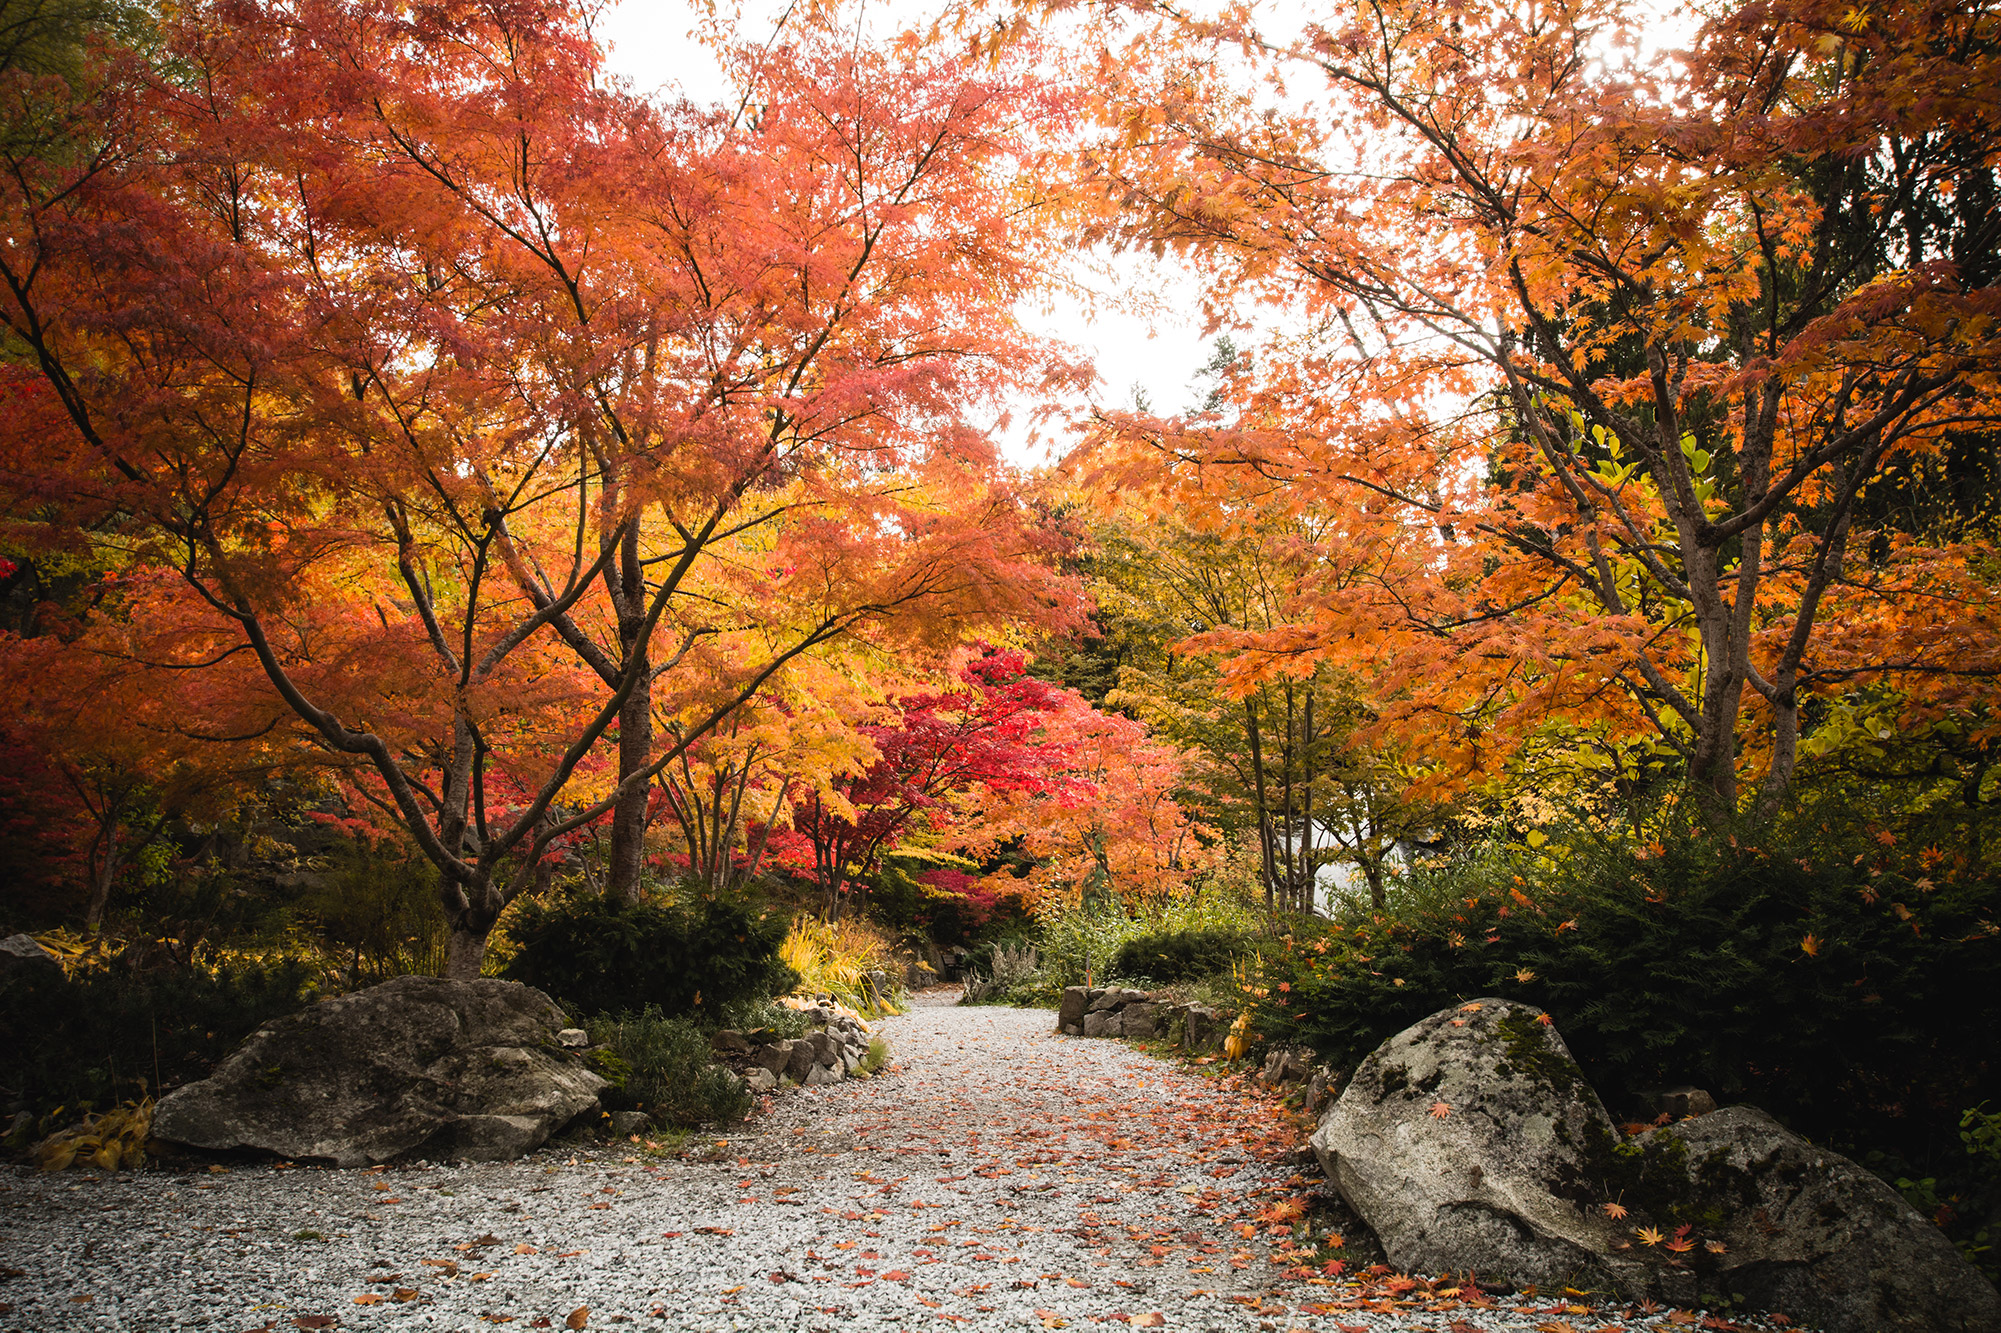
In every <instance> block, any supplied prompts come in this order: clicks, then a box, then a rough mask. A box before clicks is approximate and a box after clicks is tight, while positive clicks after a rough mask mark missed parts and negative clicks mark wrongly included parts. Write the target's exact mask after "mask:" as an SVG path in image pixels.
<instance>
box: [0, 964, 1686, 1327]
mask: <svg viewBox="0 0 2001 1333" xmlns="http://www.w3.org/2000/svg"><path fill="white" fill-rule="evenodd" d="M951 998H952V996H951V995H950V994H949V993H944V994H934V995H930V996H925V997H922V1001H923V1002H920V1004H919V1006H918V1007H917V1008H916V1009H914V1010H913V1011H912V1012H911V1013H910V1014H908V1015H905V1016H903V1017H901V1018H896V1019H891V1020H888V1021H886V1022H885V1023H883V1024H881V1025H879V1030H880V1031H881V1033H882V1035H884V1036H885V1037H886V1038H887V1040H888V1041H889V1042H890V1044H891V1047H892V1050H893V1052H894V1055H893V1059H894V1060H895V1068H896V1069H897V1070H898V1071H900V1072H891V1073H888V1074H885V1075H883V1076H880V1077H877V1078H874V1079H869V1080H866V1081H854V1082H847V1083H841V1084H836V1085H833V1086H831V1087H826V1088H816V1089H807V1090H802V1091H800V1092H796V1093H790V1094H787V1095H785V1096H784V1097H782V1098H780V1099H779V1100H778V1102H777V1103H776V1106H775V1108H774V1109H773V1110H772V1111H771V1113H770V1114H768V1115H761V1116H760V1117H758V1118H757V1119H756V1120H755V1121H753V1122H752V1123H751V1124H748V1125H745V1126H742V1127H741V1129H740V1132H733V1133H730V1134H729V1135H727V1136H726V1137H722V1136H719V1137H714V1138H711V1139H709V1140H707V1141H706V1143H707V1147H708V1148H709V1150H710V1151H711V1152H713V1153H715V1154H716V1155H717V1157H718V1160H715V1161H711V1162H700V1161H693V1160H683V1159H670V1158H663V1157H658V1156H654V1155H648V1154H645V1153H643V1152H641V1151H640V1150H639V1149H638V1148H636V1147H633V1146H631V1145H615V1146H614V1147H613V1148H612V1149H610V1150H605V1149H603V1148H599V1149H594V1150H591V1151H588V1152H575V1151H573V1150H569V1149H563V1150H549V1151H545V1152H543V1153H541V1154H538V1155H536V1156H534V1157H531V1158H527V1159H524V1160H522V1161H519V1162H509V1163H500V1164H485V1165H472V1166H416V1167H410V1168H392V1169H388V1170H378V1171H340V1170H323V1169H317V1168H303V1167H284V1168H280V1167H276V1166H271V1165H238V1166H236V1167H234V1168H232V1169H231V1170H229V1171H227V1172H226V1173H222V1174H210V1173H208V1172H206V1171H197V1172H194V1173H190V1172H187V1171H151V1172H146V1173H142V1174H138V1175H130V1174H127V1175H117V1176H111V1177H105V1178H100V1177H97V1176H94V1175H89V1174H84V1173H79V1172H66V1173H62V1174H59V1175H48V1176H44V1175H40V1174H38V1173H35V1172H32V1171H28V1170H24V1169H18V1168H16V1169H12V1170H10V1171H9V1172H7V1173H6V1174H0V1273H4V1274H5V1279H4V1280H0V1329H6V1330H32V1331H33V1333H54V1331H56V1330H62V1331H63V1333H68V1330H77V1331H78V1333H85V1331H94V1330H106V1331H107V1333H108V1331H109V1330H150V1329H169V1328H201V1329H214V1330H221V1331H222V1333H248V1331H249V1330H289V1329H293V1328H298V1327H307V1328H314V1327H339V1328H343V1329H361V1328H445V1329H463V1330H475V1329H481V1330H483V1329H491V1328H495V1327H502V1326H510V1325H511V1326H512V1327H514V1328H544V1327H553V1328H556V1329H563V1328H565V1327H566V1326H570V1327H589V1328H594V1329H596V1328H605V1327H609V1326H611V1325H615V1324H627V1323H631V1324H637V1325H639V1326H640V1327H642V1328H645V1329H656V1328H665V1329H690V1330H694V1329H700V1330H709V1329H813V1330H841V1331H842V1333H848V1331H850V1330H852V1331H854V1333H866V1331H873V1330H886V1329H926V1330H942V1329H947V1328H962V1329H968V1328H969V1329H986V1328H997V1329H999V1328H1007V1329H1016V1328H1026V1329H1037V1328H1043V1327H1059V1326H1062V1325H1064V1324H1068V1325H1070V1326H1073V1327H1082V1326H1086V1325H1090V1326H1103V1325H1107V1324H1109V1323H1112V1322H1115V1321H1116V1322H1119V1323H1127V1324H1130V1325H1131V1326H1140V1327H1146V1326H1154V1325H1153V1317H1154V1316H1159V1317H1160V1318H1161V1319H1163V1320H1164V1324H1163V1325H1160V1326H1165V1327H1169V1328H1183V1329H1218V1330H1222V1329H1228V1330H1237V1329H1246V1330H1251V1329H1255V1330H1260V1331H1262V1330H1289V1329H1294V1328H1301V1329H1311V1330H1344V1329H1345V1330H1355V1331H1359V1330H1363V1329H1436V1330H1446V1329H1448V1328H1453V1327H1454V1324H1453V1321H1454V1320H1462V1321H1465V1323H1464V1324H1461V1325H1459V1326H1458V1327H1459V1328H1460V1329H1461V1330H1462V1333H1463V1330H1464V1329H1465V1328H1467V1327H1471V1328H1474V1329H1478V1330H1483V1331H1485V1333H1510V1331H1513V1330H1520V1331H1521V1333H1527V1331H1528V1330H1534V1329H1536V1328H1538V1327H1542V1328H1549V1327H1551V1326H1552V1324H1553V1323H1554V1321H1559V1320H1561V1321H1563V1322H1564V1323H1565V1324H1567V1325H1568V1326H1569V1327H1570V1328H1573V1329H1575V1330H1576V1331H1577V1333H1585V1331H1586V1330H1592V1329H1599V1328H1606V1327H1610V1326H1617V1327H1623V1328H1626V1329H1630V1330H1634V1333H1638V1330H1641V1329H1648V1328H1653V1327H1656V1326H1658V1327H1660V1328H1663V1329H1665V1328H1671V1327H1686V1326H1687V1322H1679V1321H1678V1322H1677V1323H1676V1324H1670V1323H1668V1322H1667V1319H1668V1315H1669V1312H1666V1311H1662V1312H1659V1313H1658V1314H1656V1315H1653V1316H1651V1317H1646V1318H1642V1317H1638V1316H1637V1315H1636V1313H1635V1312H1632V1311H1623V1310H1622V1311H1613V1310H1605V1311H1602V1312H1592V1313H1589V1314H1585V1313H1579V1312H1575V1311H1565V1310H1563V1309H1562V1308H1561V1307H1560V1306H1559V1305H1553V1304H1552V1303H1551V1302H1550V1301H1549V1300H1548V1299H1547V1298H1543V1299H1539V1300H1525V1299H1522V1298H1515V1297H1502V1298H1501V1300H1500V1303H1499V1304H1498V1305H1497V1306H1494V1307H1490V1308H1483V1309H1469V1308H1467V1307H1465V1306H1463V1305H1460V1306H1456V1307H1454V1308H1449V1309H1448V1308H1442V1307H1443V1306H1444V1305H1450V1304H1451V1303H1449V1302H1446V1303H1440V1305H1441V1308H1437V1309H1434V1310H1432V1311H1431V1312H1428V1313H1427V1312H1425V1311H1423V1310H1418V1309H1409V1308H1395V1309H1387V1310H1386V1309H1384V1308H1381V1307H1380V1306H1379V1307H1378V1308H1376V1309H1369V1308H1357V1307H1366V1306H1367V1304H1368V1303H1369V1298H1368V1297H1367V1296H1366V1295H1365V1293H1364V1292H1362V1291H1361V1290H1358V1289H1357V1288H1355V1287H1353V1286H1350V1285H1347V1284H1345V1283H1342V1282H1336V1281H1331V1280H1329V1279H1327V1278H1325V1277H1320V1278H1316V1279H1314V1280H1313V1281H1311V1282H1309V1281H1307V1280H1304V1279H1302V1278H1300V1277H1298V1276H1294V1277H1287V1276H1285V1275H1284V1274H1283V1272H1282V1271H1281V1269H1280V1268H1279V1267H1277V1266H1275V1265H1274V1264H1273V1262H1272V1261H1271V1258H1270V1256H1269V1253H1268V1250H1267V1248H1266V1245H1265V1243H1264V1241H1263V1239H1262V1238H1261V1237H1259V1238H1256V1239H1246V1238H1245V1237H1244V1236H1243V1235H1242V1234H1240V1232H1239V1231H1237V1230H1233V1227H1245V1228H1247V1227H1248V1226H1249V1223H1248V1222H1247V1221H1246V1220H1243V1219H1247V1218H1248V1217H1249V1215H1250V1214H1251V1212H1253V1211H1254V1210H1255V1209H1257V1208H1260V1207H1263V1206H1266V1205H1267V1204H1269V1203H1270V1202H1272V1201H1274V1200H1276V1199H1280V1198H1285V1197H1290V1196H1293V1195H1296V1194H1298V1193H1299V1192H1300V1186H1301V1184H1302V1183H1303V1182H1299V1181H1297V1180H1296V1179H1295V1178H1294V1171H1295V1169H1296V1168H1294V1167H1292V1166H1289V1165H1284V1164H1281V1163H1280V1162H1278V1161H1275V1160H1272V1159H1274V1158H1275V1157H1276V1156H1277V1155H1278V1154H1279V1153H1280V1152H1281V1151H1282V1149H1283V1147H1284V1143H1283V1142H1282V1138H1283V1135H1282V1132H1281V1130H1282V1127H1281V1126H1280V1125H1279V1124H1278V1123H1277V1122H1276V1121H1275V1120H1274V1119H1273V1118H1272V1117H1271V1115H1270V1113H1269V1112H1267V1111H1265V1110H1264V1109H1263V1108H1261V1107H1258V1106H1256V1105H1255V1104H1250V1103H1245V1102H1243V1101H1241V1100H1239V1099H1236V1098H1234V1097H1233V1096H1232V1095H1231V1094H1229V1093H1228V1092H1227V1091H1225V1090H1223V1089H1221V1088H1218V1087H1217V1086H1215V1085H1214V1084H1212V1083H1210V1082H1209V1081H1207V1080H1205V1079H1203V1078H1200V1077H1197V1076H1195V1075H1194V1074H1191V1073H1188V1072H1185V1071H1183V1070H1181V1069H1179V1068H1177V1067H1176V1066H1173V1065H1169V1064H1165V1063H1162V1062H1159V1061H1156V1060H1154V1059H1152V1058H1150V1057H1148V1056H1146V1055H1144V1054H1143V1053H1141V1052H1138V1051H1136V1050H1134V1049H1132V1048H1131V1047H1128V1046H1126V1045H1124V1044H1123V1043H1120V1042H1116V1041H1101V1040H1087V1039H1083V1038H1074V1037H1058V1036H1055V1035H1053V1034H1052V1033H1051V1031H1050V1029H1051V1027H1052V1026H1053V1023H1052V1019H1051V1016H1050V1015H1049V1014H1048V1013H1046V1012H1041V1011H1033V1010H1010V1009H992V1008H955V1007H947V1005H946V1003H945V1002H947V1001H949V1000H950V999H951ZM725 1144H726V1146H723V1145H725ZM1310 1174H1313V1175H1316V1176H1317V1172H1310ZM1375 1294H1376V1295H1377V1296H1380V1295H1381V1294H1382V1292H1381V1288H1380V1287H1378V1288H1376V1289H1375ZM1420 1294H1421V1293H1420ZM357 1297H360V1298H364V1301H365V1302H366V1303H357V1299H356V1298H357ZM376 1298H379V1300H378V1299H376ZM1406 1300H1408V1297H1406ZM1336 1304H1339V1305H1340V1306H1342V1307H1343V1308H1340V1309H1327V1308H1326V1307H1329V1306H1333V1305H1336ZM580 1310H581V1311H584V1312H585V1313H583V1314H582V1315H581V1316H578V1315H577V1314H576V1312H578V1311H580ZM579 1318H581V1320H582V1321H583V1322H582V1323H581V1324H580V1323H577V1322H576V1321H577V1319H579ZM328 1319H331V1320H332V1321H334V1322H332V1323H328V1322H324V1321H325V1320H328ZM1682 1320H1683V1321H1688V1317H1687V1316H1686V1315H1683V1316H1682ZM1688 1322H1693V1321H1688Z"/></svg>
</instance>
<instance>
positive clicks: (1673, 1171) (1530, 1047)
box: [1313, 999, 2001, 1333]
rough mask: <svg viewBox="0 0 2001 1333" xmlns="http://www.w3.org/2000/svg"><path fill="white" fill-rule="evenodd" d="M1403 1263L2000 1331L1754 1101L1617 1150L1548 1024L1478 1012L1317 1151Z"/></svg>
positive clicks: (1376, 1060)
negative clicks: (1760, 1109)
mask: <svg viewBox="0 0 2001 1333" xmlns="http://www.w3.org/2000/svg"><path fill="white" fill-rule="evenodd" d="M1313 1148H1314V1152H1315V1153H1316V1154H1317V1155H1318V1156H1319V1158H1320V1162H1321V1166H1322V1167H1323V1169H1325V1170H1326V1172H1327V1174H1328V1176H1329V1177H1330V1178H1332V1180H1333V1181H1334V1183H1335V1186H1336V1187H1337V1188H1338V1189H1339V1190H1340V1192H1341V1195H1342V1197H1343V1198H1344V1199H1346V1200H1347V1202H1348V1204H1349V1206H1350V1207H1352V1208H1353V1209H1354V1210H1355V1212H1356V1213H1357V1214H1358V1215H1360V1217H1361V1218H1362V1220H1363V1221H1364V1222H1366V1223H1368V1225H1369V1226H1370V1228H1371V1229H1373V1230H1374V1231H1375V1233H1376V1235H1377V1236H1378V1237H1379V1238H1380V1239H1381V1241H1382V1245H1383V1249H1384V1251H1385V1253H1386V1255H1387V1257H1388V1261H1389V1262H1390V1263H1391V1264H1392V1265H1393V1266H1395V1267H1398V1268H1402V1269H1407V1270H1415V1271H1426V1272H1441V1271H1448V1270H1449V1271H1453V1272H1460V1273H1463V1272H1465V1271H1467V1270H1469V1269H1470V1270H1473V1271H1475V1272H1477V1273H1479V1274H1480V1275H1481V1276H1483V1277H1493V1278H1508V1279H1512V1280H1513V1281H1516V1282H1520V1283H1527V1282H1535V1283H1540V1284H1544V1285H1546V1286H1547V1285H1556V1284H1561V1285H1563V1286H1569V1287H1578V1288H1582V1289H1587V1290H1595V1291H1598V1292H1601V1293H1612V1294H1617V1295H1619V1296H1622V1297H1625V1298H1627V1299H1633V1300H1638V1299H1642V1298H1647V1299H1653V1300H1658V1301H1663V1302H1666V1303H1671V1304H1674V1305H1678V1306H1709V1307H1712V1308H1752V1309H1760V1310H1779V1311H1783V1312H1785V1313H1786V1314H1787V1315H1789V1316H1791V1317H1792V1318H1794V1319H1795V1320H1799V1321H1802V1322H1805V1323H1808V1324H1812V1325H1816V1326H1818V1327H1820V1328H1823V1329H1825V1330H1827V1333H1922V1331H1924V1330H1949V1331H1950V1333H2001V1295H1997V1294H1996V1292H1995V1290H1994V1288H1993V1287H1992V1286H1991V1285H1990V1284H1989V1283H1988V1282H1987V1281H1986V1280H1985V1279H1983V1278H1982V1277H1981V1276H1980V1275H1979V1273H1978V1272H1976V1271H1975V1270H1974V1268H1973V1267H1972V1266H1971V1265H1970V1264H1968V1263H1967V1262H1966V1260H1965V1259H1964V1258H1962V1257H1961V1256H1960V1254H1959V1252H1958V1251H1957V1250H1955V1249H1954V1248H1953V1247H1952V1245H1951V1244H1950V1243H1949V1242H1948V1241H1947V1240H1946V1238H1945V1237H1944V1235H1943V1234H1941V1233H1940V1232H1939V1230H1938V1228H1937V1227H1935V1226H1933V1225H1932V1224H1931V1223H1930V1222H1929V1221H1927V1220H1926V1219H1925V1218H1924V1217H1922V1216H1920V1215H1919V1214H1918V1213H1917V1212H1916V1211H1915V1210H1914V1209H1913V1208H1911V1206H1910V1205H1909V1204H1907V1203H1905V1202H1904V1200H1903V1199H1902V1198H1901V1197H1900V1196H1899V1195H1898V1194H1897V1193H1896V1192H1895V1191H1894V1190H1892V1189H1891V1188H1890V1187H1889V1186H1887V1185H1885V1184H1884V1183H1883V1182H1882V1181H1880V1180H1878V1179H1876V1178H1875V1177H1874V1176H1873V1175H1871V1174H1870V1173H1869V1172H1867V1171H1865V1170H1864V1169H1863V1168H1861V1167H1860V1166H1857V1165H1856V1164H1855V1163H1854V1162H1851V1161H1849V1160H1848V1159H1847V1158H1845V1157H1842V1156H1841V1155H1840V1154H1838V1153H1833V1152H1829V1151H1827V1150H1826V1149H1823V1148H1817V1147H1815V1146H1814V1145H1813V1144H1810V1143H1808V1142H1807V1141H1806V1140H1805V1139H1802V1138H1800V1137H1799V1136H1798V1135H1795V1134H1792V1133H1790V1132H1789V1131H1787V1130H1786V1129H1785V1128H1784V1127H1782V1126H1781V1125H1779V1124H1778V1123H1777V1122H1776V1121H1774V1120H1773V1119H1772V1118H1771V1117H1770V1116H1768V1115H1766V1114H1764V1113H1763V1112H1762V1111H1758V1110H1756V1109H1754V1108H1752V1107H1748V1106H1735V1107H1725V1108H1724V1109H1722V1110H1720V1111H1715V1112H1712V1113H1710V1114H1708V1115H1703V1116H1698V1117H1692V1118H1690V1119H1686V1120H1683V1121H1681V1122H1679V1123H1677V1124H1670V1125H1663V1126H1661V1127H1659V1128H1654V1129H1650V1130H1649V1131H1648V1132H1646V1133H1643V1134H1637V1135H1635V1136H1633V1137H1631V1138H1628V1137H1626V1136H1625V1135H1623V1134H1621V1133H1620V1131H1619V1129H1618V1127H1617V1126H1616V1125H1615V1124H1613V1122H1612V1119H1611V1117H1610V1116H1609V1115H1607V1114H1606V1112H1605V1107H1604V1105H1603V1104H1602V1103H1601V1102H1600V1101H1599V1098H1598V1094H1597V1092H1596V1091H1595V1090H1594V1089H1593V1088H1592V1086H1591V1085H1590V1083H1589V1082H1588V1081H1587V1080H1586V1079H1585V1077H1584V1074H1583V1071H1582V1070H1581V1069H1579V1067H1578V1065H1577V1062H1576V1061H1575V1060H1574V1059H1572V1058H1571V1055H1570V1051H1569V1049H1568V1048H1567V1047H1566V1046H1565V1045H1564V1042H1563V1038H1562V1037H1561V1035H1559V1034H1558V1032H1557V1030H1556V1028H1555V1026H1554V1025H1553V1024H1552V1023H1551V1022H1550V1020H1549V1018H1548V1016H1547V1015H1545V1014H1543V1013H1542V1012H1541V1011H1540V1010H1538V1009H1535V1008H1534V1007H1532V1006H1529V1005H1524V1004H1517V1003H1514V1002H1512V1001H1507V1000H1498V999H1480V1000H1472V1001H1468V1002H1466V1003H1465V1004H1461V1005H1456V1006H1454V1007H1453V1008H1450V1009H1445V1010H1441V1011H1440V1012H1438V1013H1436V1014H1433V1015H1431V1016H1430V1017H1429V1018H1426V1019H1423V1020H1421V1021H1420V1022H1417V1023H1414V1024H1412V1025H1411V1026H1410V1027H1408V1028H1406V1029H1404V1030H1403V1031H1402V1032H1399V1033H1398V1034H1397V1035H1396V1036H1394V1037H1392V1038H1390V1039H1389V1040H1388V1041H1386V1042H1384V1043H1383V1044H1382V1045H1381V1046H1380V1047H1378V1048H1377V1049H1376V1051H1375V1052H1374V1053H1373V1054H1371V1055H1370V1056H1369V1058H1368V1059H1366V1060H1364V1061H1363V1062H1362V1064H1361V1066H1360V1068H1358V1069H1357V1070H1356V1071H1355V1076H1354V1078H1353V1080H1351V1082H1350V1083H1349V1085H1348V1088H1347V1090H1346V1091H1345V1092H1344V1093H1343V1094H1342V1096H1341V1098H1340V1099H1339V1100H1338V1101H1336V1102H1335V1103H1334V1105H1333V1106H1332V1107H1331V1108H1330V1109H1329V1110H1328V1112H1327V1114H1326V1116H1325V1117H1324V1118H1323V1119H1322V1120H1321V1123H1320V1127H1319V1130H1318V1131H1317V1132H1316V1133H1315V1134H1314V1136H1313Z"/></svg>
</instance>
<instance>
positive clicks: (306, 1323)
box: [292, 1314, 340, 1328]
mask: <svg viewBox="0 0 2001 1333" xmlns="http://www.w3.org/2000/svg"><path fill="white" fill-rule="evenodd" d="M292 1325H293V1327H295V1328H339V1327H340V1320H339V1319H337V1318H335V1317H334V1316H333V1315H330V1314H302V1315H300V1316H299V1317H298V1318H297V1319H294V1320H293V1321H292Z"/></svg>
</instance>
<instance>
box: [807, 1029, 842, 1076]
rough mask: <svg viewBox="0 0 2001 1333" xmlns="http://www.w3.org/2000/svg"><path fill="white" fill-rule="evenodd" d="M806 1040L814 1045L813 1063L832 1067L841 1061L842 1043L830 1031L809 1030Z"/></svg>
mask: <svg viewBox="0 0 2001 1333" xmlns="http://www.w3.org/2000/svg"><path fill="white" fill-rule="evenodd" d="M806 1040H807V1041H808V1042H810V1043H812V1046H813V1063H814V1064H816V1065H827V1066H829V1067H830V1068H831V1067H832V1066H834V1065H837V1064H839V1063H840V1062H841V1043H840V1042H839V1040H837V1039H836V1038H835V1037H834V1035H833V1034H832V1033H830V1032H809V1033H807V1034H806Z"/></svg>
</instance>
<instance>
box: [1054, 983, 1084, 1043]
mask: <svg viewBox="0 0 2001 1333" xmlns="http://www.w3.org/2000/svg"><path fill="white" fill-rule="evenodd" d="M1088 994H1089V992H1087V991H1086V990H1085V989H1084V988H1083V987H1082V986H1065V987H1064V988H1063V1003H1062V1004H1061V1005H1059V1006H1058V1007H1057V1010H1056V1030H1057V1031H1058V1032H1068V1031H1069V1030H1070V1029H1071V1028H1072V1027H1078V1030H1079V1031H1081V1030H1082V1028H1081V1026H1080V1025H1081V1024H1082V1023H1083V1021H1084V1007H1085V1006H1086V1005H1087V1004H1088V1003H1089V1000H1088V998H1087V996H1088Z"/></svg>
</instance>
